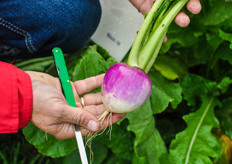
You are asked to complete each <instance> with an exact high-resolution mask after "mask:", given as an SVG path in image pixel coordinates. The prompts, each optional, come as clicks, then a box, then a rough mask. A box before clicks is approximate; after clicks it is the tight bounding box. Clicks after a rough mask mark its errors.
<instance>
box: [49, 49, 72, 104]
mask: <svg viewBox="0 0 232 164" xmlns="http://www.w3.org/2000/svg"><path fill="white" fill-rule="evenodd" d="M52 52H53V56H54V60H55V64H56V68H57V72H58V75H59V78H60V82H61V85H62V88H63V93H64V96H65V98H66V100H67V102H68V104H69V105H70V106H73V107H76V102H75V99H74V95H73V91H72V87H71V83H70V80H69V75H68V70H67V67H66V64H65V60H64V55H63V52H62V50H61V49H60V48H58V47H55V48H54V49H53V50H52Z"/></svg>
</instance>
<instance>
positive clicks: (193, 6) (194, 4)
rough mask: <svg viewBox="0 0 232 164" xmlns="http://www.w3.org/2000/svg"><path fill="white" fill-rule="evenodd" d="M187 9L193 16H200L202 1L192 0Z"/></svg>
mask: <svg viewBox="0 0 232 164" xmlns="http://www.w3.org/2000/svg"><path fill="white" fill-rule="evenodd" d="M186 7H187V9H188V10H189V11H190V12H191V13H192V14H198V13H199V12H200V11H201V3H200V0H190V1H189V2H188V3H187V5H186Z"/></svg>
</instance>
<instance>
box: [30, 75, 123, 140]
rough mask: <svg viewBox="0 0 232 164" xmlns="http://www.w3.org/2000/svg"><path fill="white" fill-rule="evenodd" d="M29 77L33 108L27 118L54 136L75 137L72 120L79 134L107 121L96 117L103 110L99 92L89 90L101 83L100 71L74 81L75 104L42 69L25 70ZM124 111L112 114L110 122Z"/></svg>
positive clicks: (117, 119)
mask: <svg viewBox="0 0 232 164" xmlns="http://www.w3.org/2000/svg"><path fill="white" fill-rule="evenodd" d="M26 73H28V74H29V75H30V77H31V80H32V89H33V110H32V118H31V122H32V123H33V124H34V125H35V126H37V127H38V128H39V129H41V130H43V131H44V132H46V133H49V134H51V135H53V136H54V137H56V138H57V139H69V138H73V137H75V134H74V128H73V124H76V125H80V128H81V132H82V135H83V136H87V135H89V134H92V133H93V132H96V133H98V132H100V131H102V130H103V129H104V128H106V127H107V126H109V124H110V123H109V122H107V121H104V122H103V123H102V124H101V125H100V123H99V121H98V117H99V116H100V115H101V114H102V113H103V112H104V111H105V108H104V105H103V104H102V99H101V93H89V92H90V91H91V90H93V89H95V88H98V87H100V86H101V84H102V82H103V77H104V75H98V76H95V77H91V78H87V79H85V80H80V81H76V82H74V83H71V84H72V89H73V93H74V97H75V101H76V103H77V107H71V106H69V105H68V104H67V102H66V99H65V97H64V95H63V94H62V89H61V85H60V82H59V79H58V78H54V77H52V76H50V75H48V74H45V73H39V72H33V71H27V72H26ZM82 94H85V95H84V102H85V106H84V107H83V108H82V107H81V105H80V100H79V95H82ZM123 117H124V114H116V113H114V114H113V115H112V122H111V123H115V122H117V121H119V120H120V119H122V118H123Z"/></svg>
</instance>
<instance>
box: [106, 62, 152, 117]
mask: <svg viewBox="0 0 232 164" xmlns="http://www.w3.org/2000/svg"><path fill="white" fill-rule="evenodd" d="M151 89H152V83H151V80H150V78H149V76H148V75H147V74H146V73H144V72H143V71H142V70H141V69H139V68H137V67H130V66H128V65H126V64H124V63H117V64H115V65H113V66H112V67H110V68H109V70H108V71H107V73H106V75H105V77H104V82H103V85H102V96H103V103H104V104H105V106H106V108H107V110H108V111H109V112H115V113H126V112H130V111H132V110H134V109H137V108H138V107H140V106H141V105H143V104H144V103H145V102H146V100H147V99H148V97H149V96H150V93H151Z"/></svg>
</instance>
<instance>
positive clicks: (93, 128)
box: [87, 120, 98, 132]
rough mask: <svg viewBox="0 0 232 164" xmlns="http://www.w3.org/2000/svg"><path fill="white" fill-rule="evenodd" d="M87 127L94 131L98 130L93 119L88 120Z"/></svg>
mask: <svg viewBox="0 0 232 164" xmlns="http://www.w3.org/2000/svg"><path fill="white" fill-rule="evenodd" d="M87 127H88V128H89V130H91V131H94V132H95V131H97V130H98V124H97V123H96V122H95V121H93V120H90V121H89V122H88V125H87Z"/></svg>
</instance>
